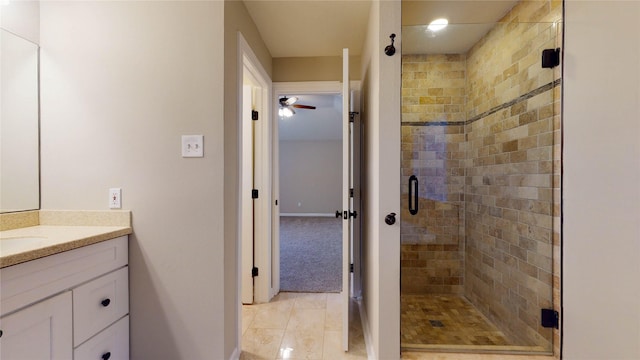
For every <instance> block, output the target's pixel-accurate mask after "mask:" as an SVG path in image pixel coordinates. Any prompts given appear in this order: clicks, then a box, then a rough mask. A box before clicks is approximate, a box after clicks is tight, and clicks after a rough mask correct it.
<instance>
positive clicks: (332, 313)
mask: <svg viewBox="0 0 640 360" xmlns="http://www.w3.org/2000/svg"><path fill="white" fill-rule="evenodd" d="M324 329H325V330H342V304H331V303H327V312H326V318H325V322H324Z"/></svg>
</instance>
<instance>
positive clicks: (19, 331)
mask: <svg viewBox="0 0 640 360" xmlns="http://www.w3.org/2000/svg"><path fill="white" fill-rule="evenodd" d="M71 311H72V310H71V292H65V293H62V294H60V295H57V296H55V297H53V298H51V299H49V300H45V301H42V302H39V303H36V304H35V305H32V306H29V307H27V308H25V309H23V310H20V311H18V312H16V313H13V314H11V315H8V316H5V317H3V318H0V330H2V337H0V358H2V359H25V360H26V359H38V360H40V359H60V360H69V359H71V358H72V355H73V344H72V328H71V327H72V323H71Z"/></svg>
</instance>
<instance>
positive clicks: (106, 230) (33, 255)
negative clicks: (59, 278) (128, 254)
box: [0, 212, 133, 268]
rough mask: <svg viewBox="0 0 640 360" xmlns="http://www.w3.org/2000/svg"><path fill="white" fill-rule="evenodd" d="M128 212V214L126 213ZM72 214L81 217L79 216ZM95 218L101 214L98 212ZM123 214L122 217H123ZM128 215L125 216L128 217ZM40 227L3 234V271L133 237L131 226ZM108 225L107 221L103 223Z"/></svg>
mask: <svg viewBox="0 0 640 360" xmlns="http://www.w3.org/2000/svg"><path fill="white" fill-rule="evenodd" d="M123 213H124V212H123ZM66 214H71V215H74V216H75V217H77V215H78V213H70V212H69V213H63V215H65V216H66ZM94 215H100V214H99V213H95V214H94ZM121 215H122V214H121ZM127 216H128V213H124V217H125V218H126V217H127ZM70 223H71V224H69V225H62V224H58V223H55V224H51V222H50V221H47V224H42V223H41V224H39V225H33V226H26V227H20V228H14V229H9V230H3V231H0V268H4V267H7V266H11V265H16V264H19V263H23V262H26V261H31V260H35V259H39V258H42V257H45V256H49V255H54V254H57V253H61V252H64V251H68V250H73V249H76V248H79V247H83V246H87V245H91V244H95V243H98V242H101V241H106V240H110V239H114V238H117V237H120V236H123V235H128V234H131V233H132V232H133V231H132V228H131V226H130V223H128V222H127V221H125V222H124V223H121V224H118V223H113V224H112V223H106V224H100V223H97V224H94V223H91V224H89V225H86V221H82V223H81V224H78V223H77V222H76V223H73V222H70ZM102 223H104V221H102Z"/></svg>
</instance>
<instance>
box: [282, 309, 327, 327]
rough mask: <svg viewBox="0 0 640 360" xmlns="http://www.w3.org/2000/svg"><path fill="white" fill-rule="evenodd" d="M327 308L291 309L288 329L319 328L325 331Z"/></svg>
mask: <svg viewBox="0 0 640 360" xmlns="http://www.w3.org/2000/svg"><path fill="white" fill-rule="evenodd" d="M325 317H326V310H324V309H297V308H294V309H293V310H292V311H291V316H290V317H289V323H288V324H287V331H303V330H317V331H319V332H322V331H324V321H325Z"/></svg>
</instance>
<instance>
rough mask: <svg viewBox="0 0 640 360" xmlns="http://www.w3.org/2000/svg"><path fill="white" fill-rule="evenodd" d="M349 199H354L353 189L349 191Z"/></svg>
mask: <svg viewBox="0 0 640 360" xmlns="http://www.w3.org/2000/svg"><path fill="white" fill-rule="evenodd" d="M349 197H353V188H351V189H349Z"/></svg>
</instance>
